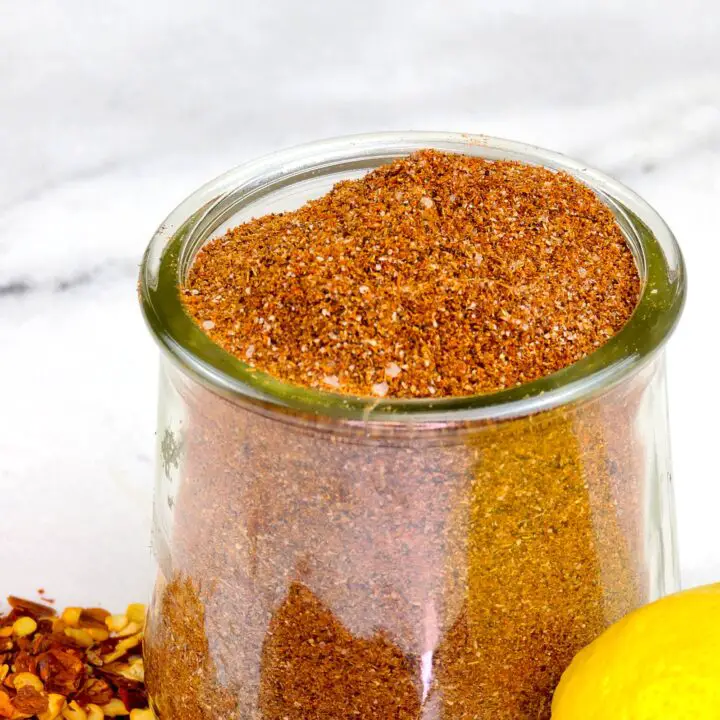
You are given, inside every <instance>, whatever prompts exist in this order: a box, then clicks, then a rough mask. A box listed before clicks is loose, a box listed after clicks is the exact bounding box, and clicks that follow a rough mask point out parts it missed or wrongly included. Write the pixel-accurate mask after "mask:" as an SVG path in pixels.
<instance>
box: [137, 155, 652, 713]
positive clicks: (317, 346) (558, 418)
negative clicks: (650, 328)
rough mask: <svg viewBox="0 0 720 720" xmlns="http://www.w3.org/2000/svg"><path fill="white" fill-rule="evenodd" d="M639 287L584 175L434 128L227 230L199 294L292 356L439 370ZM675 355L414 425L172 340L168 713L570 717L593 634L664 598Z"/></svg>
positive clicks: (513, 371) (624, 299)
mask: <svg viewBox="0 0 720 720" xmlns="http://www.w3.org/2000/svg"><path fill="white" fill-rule="evenodd" d="M638 291H639V279H638V274H637V270H636V268H635V265H634V262H633V258H632V255H631V253H630V251H629V249H628V247H627V245H626V244H625V241H624V239H623V236H622V233H621V232H620V229H619V228H618V226H617V225H616V223H615V221H614V219H613V217H612V215H611V213H610V212H609V210H608V209H607V208H606V207H605V206H604V205H603V204H602V203H601V202H600V201H599V200H598V199H597V198H596V197H595V196H594V195H593V193H592V192H591V191H590V190H589V189H587V188H585V187H584V186H583V185H581V184H580V183H579V182H577V181H576V180H574V179H572V178H570V177H569V176H567V175H564V174H562V173H557V174H556V173H552V172H550V171H548V170H545V169H542V168H535V167H529V166H525V165H520V164H516V163H508V162H496V163H490V162H486V161H484V160H480V159H477V158H470V157H465V156H459V155H447V154H443V153H439V152H435V151H424V152H420V153H416V154H414V155H412V156H410V157H408V158H405V159H403V160H399V161H397V162H395V163H392V164H390V165H387V166H383V167H381V168H379V169H377V170H375V171H373V172H372V173H370V174H368V175H367V176H365V177H364V178H361V179H360V180H356V181H351V182H345V183H341V184H340V185H338V186H336V187H335V188H334V189H333V191H332V192H331V193H329V194H328V195H327V196H325V197H323V198H319V199H318V200H315V201H312V202H311V203H309V204H307V205H306V206H303V207H302V208H300V209H299V210H297V211H294V212H291V213H286V214H283V215H275V216H268V217H264V218H260V219H258V220H253V221H252V222H250V223H247V224H246V225H243V226H240V227H239V228H236V229H234V230H232V231H230V232H229V233H228V234H227V235H226V236H225V237H223V238H221V239H218V240H216V241H214V242H211V243H210V244H209V245H208V246H206V247H205V248H204V249H203V250H202V251H201V252H200V253H199V255H198V257H197V260H196V262H195V264H194V265H193V267H192V269H191V271H190V274H189V277H188V280H187V283H186V286H185V287H184V288H183V297H184V300H185V302H186V304H187V308H188V311H189V312H190V314H191V315H192V316H193V317H194V318H195V319H196V320H197V321H198V322H199V323H200V324H201V326H202V327H203V328H204V329H205V330H206V331H207V332H208V333H209V334H210V336H211V337H212V338H213V339H214V340H215V341H216V342H218V343H219V344H221V345H222V346H223V347H225V348H226V349H228V350H229V351H230V352H233V353H235V354H236V355H238V356H239V357H241V358H244V359H246V360H248V361H249V362H251V363H253V364H254V366H255V367H256V368H257V369H258V370H262V371H265V372H268V373H271V374H272V375H275V376H276V377H279V378H280V379H282V380H286V381H289V382H292V383H295V384H302V385H307V386H313V387H318V388H323V389H327V390H332V391H335V392H340V393H354V394H359V395H373V394H374V395H383V394H386V395H388V396H397V397H427V396H431V395H433V394H435V395H436V396H452V395H465V394H468V393H476V392H485V391H490V390H495V389H498V388H501V387H507V386H511V385H514V384H516V383H524V382H527V381H529V380H532V379H535V378H538V377H542V376H544V375H546V374H548V373H551V372H554V371H556V370H558V369H560V368H562V367H564V366H566V365H568V364H570V363H572V362H575V361H576V360H578V359H580V358H581V357H583V356H584V355H586V354H587V353H588V352H591V351H592V350H593V349H595V348H596V347H597V346H598V345H600V344H602V343H603V342H605V341H606V340H607V338H608V337H610V336H611V335H612V334H613V333H614V332H617V330H619V329H620V328H621V327H622V325H623V324H624V323H625V322H626V321H627V319H628V318H629V316H630V314H631V313H632V310H633V308H634V306H635V304H636V301H637V295H638ZM260 320H262V322H260ZM656 377H658V376H657V375H656V368H655V366H654V365H650V366H648V367H647V369H646V370H645V371H644V372H642V373H640V374H638V375H637V376H635V377H634V378H631V379H630V380H629V381H627V382H625V383H622V384H621V385H619V386H617V387H614V388H611V389H609V390H607V391H605V392H604V393H602V394H600V395H598V396H597V397H592V398H588V399H587V400H586V401H583V402H580V403H577V404H574V405H571V406H567V407H561V408H558V409H556V410H553V411H550V412H545V413H541V414H539V415H535V416H530V417H525V418H519V419H515V420H509V421H503V422H497V423H486V424H474V425H468V426H467V427H465V428H460V429H459V430H458V429H455V430H448V431H447V432H439V433H436V434H433V433H429V434H428V433H423V431H422V430H418V431H417V433H416V434H415V433H414V432H413V431H408V429H407V428H404V429H398V430H397V431H396V430H394V429H393V428H384V429H383V430H382V432H378V433H374V432H372V428H362V427H354V428H352V427H337V426H335V425H333V424H332V423H329V424H328V423H326V422H325V421H323V420H322V419H321V418H317V419H306V420H304V421H302V422H288V421H287V419H286V418H283V417H282V416H281V415H278V416H277V417H275V416H273V415H266V414H263V413H261V412H258V411H257V409H256V408H253V407H252V406H246V405H244V404H243V403H240V402H235V401H231V400H228V399H225V398H223V397H221V396H219V395H216V394H214V393H213V392H211V391H210V390H208V389H206V388H205V387H203V386H201V385H198V384H196V383H195V382H194V381H192V380H191V379H189V378H187V377H184V376H183V375H182V373H180V372H178V371H177V370H176V369H174V368H170V367H166V368H165V375H164V390H163V398H164V400H163V402H164V403H165V406H164V407H165V409H162V408H161V424H160V431H161V434H162V433H166V434H167V437H169V438H170V439H171V442H170V441H168V442H167V443H166V445H167V447H168V448H170V447H172V448H173V457H172V462H167V463H165V465H164V472H165V473H166V474H167V477H168V480H169V481H170V482H172V483H175V485H176V491H177V494H176V496H175V497H176V499H175V500H174V506H173V507H174V512H173V526H172V529H171V530H168V531H167V532H166V534H164V535H163V534H162V533H161V538H160V540H159V550H160V552H159V556H160V566H161V567H160V569H161V578H160V581H159V582H158V585H157V587H156V595H155V599H154V601H153V605H152V609H151V614H150V617H149V621H148V633H147V637H146V660H147V682H148V688H149V691H150V693H151V696H152V699H153V702H154V706H155V708H156V711H157V713H158V716H159V717H160V718H161V719H162V720H180V718H182V720H218V719H219V718H222V719H223V720H247V719H252V720H339V719H340V718H342V719H343V720H344V719H345V718H363V719H365V718H373V719H374V718H378V719H381V720H386V719H387V720H547V719H548V718H549V717H550V700H551V696H552V691H553V689H554V687H555V684H556V683H557V681H558V679H559V677H560V674H561V673H562V671H563V670H564V668H565V667H566V666H567V664H568V663H569V661H570V659H571V658H572V656H573V655H574V653H576V652H577V651H578V650H579V649H580V648H582V647H583V646H584V645H586V644H587V643H588V642H590V641H591V640H593V639H594V638H595V637H596V636H597V635H598V634H599V633H600V632H601V631H602V630H603V629H604V628H605V627H607V625H608V624H610V623H612V622H614V621H615V620H617V619H619V618H620V617H622V615H624V614H625V613H626V612H628V611H629V610H631V609H633V608H635V607H637V606H638V605H639V604H641V603H642V602H644V601H645V600H646V599H647V588H648V582H647V577H646V570H647V568H646V559H645V557H644V546H643V532H644V525H643V522H644V518H643V502H644V497H643V486H644V484H645V482H646V477H645V475H646V473H647V468H646V466H645V454H646V449H645V447H644V445H643V442H642V438H641V437H640V436H639V435H638V419H639V418H640V417H641V413H642V407H643V398H644V397H645V393H646V392H647V391H648V388H651V387H652V384H653V383H654V382H655V378H656ZM177 408H182V412H181V413H178V412H177Z"/></svg>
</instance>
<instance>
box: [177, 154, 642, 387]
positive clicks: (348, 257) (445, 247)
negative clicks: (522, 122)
mask: <svg viewBox="0 0 720 720" xmlns="http://www.w3.org/2000/svg"><path fill="white" fill-rule="evenodd" d="M638 290H639V279H638V273H637V269H636V267H635V263H634V260H633V257H632V253H631V252H630V250H629V248H628V246H627V243H626V241H625V238H624V237H623V234H622V232H621V230H620V228H619V226H618V224H617V222H616V221H615V219H614V217H613V215H612V213H611V212H610V210H609V209H608V208H607V207H606V206H605V205H604V204H603V203H602V202H601V201H600V200H599V199H598V198H597V197H596V196H595V194H594V193H593V192H592V191H591V190H590V189H589V188H588V187H586V186H585V185H583V184H582V183H580V182H579V181H577V180H575V179H574V178H572V177H571V176H570V175H567V174H566V173H561V172H559V173H555V172H552V171H550V170H547V169H545V168H541V167H533V166H528V165H523V164H520V163H515V162H490V161H487V160H484V159H482V158H477V157H469V156H465V155H454V154H448V153H441V152H437V151H432V150H426V151H422V152H418V153H415V154H413V155H411V156H410V157H407V158H404V159H401V160H397V161H396V162H393V163H391V164H389V165H386V166H382V167H380V168H378V169H376V170H374V171H373V172H371V173H369V174H368V175H366V176H365V177H363V178H360V179H359V180H352V181H346V182H341V183H339V184H338V185H336V186H335V187H334V188H333V189H332V191H331V192H329V193H328V194H327V195H325V196H323V197H321V198H319V199H317V200H313V201H311V202H309V203H307V204H306V205H304V206H303V207H301V208H299V209H298V210H295V211H293V212H288V213H284V214H280V215H268V216H265V217H261V218H258V219H255V220H253V221H251V222H248V223H245V224H244V225H240V226H239V227H236V228H234V229H233V230H230V231H229V232H228V233H227V234H226V235H225V236H223V237H221V238H218V239H216V240H214V241H212V242H210V243H209V244H208V245H206V246H205V247H204V248H203V249H202V251H201V252H200V253H199V254H198V256H197V258H196V259H195V261H194V264H193V266H192V268H191V270H190V273H189V274H188V277H187V281H186V284H185V287H184V290H183V300H184V302H185V304H186V307H187V309H188V312H189V313H190V314H191V315H192V316H193V317H194V318H195V320H196V321H197V322H198V323H199V324H200V325H201V327H203V328H204V329H205V330H206V331H207V333H208V334H209V335H210V337H212V338H213V340H215V341H216V342H217V343H219V344H220V345H222V346H223V347H224V348H225V349H226V350H228V351H229V352H231V353H233V354H235V355H237V356H238V357H239V358H240V359H242V360H244V361H246V362H248V364H250V365H251V366H253V367H255V368H257V369H258V370H263V371H265V372H267V373H270V374H271V375H274V376H275V377H278V378H280V379H282V380H286V381H288V382H291V383H294V384H300V385H308V386H312V387H317V388H322V389H325V390H331V391H335V392H341V393H349V394H354V395H388V396H396V397H431V396H438V397H439V396H457V395H472V394H477V393H482V392H488V391H492V390H497V389H500V388H505V387H510V386H513V385H518V384H522V383H526V382H529V381H531V380H535V379H537V378H539V377H543V376H545V375H549V374H551V373H553V372H555V371H556V370H559V369H561V368H563V367H566V366H567V365H570V364H572V363H574V362H576V361H577V360H579V359H580V358H582V357H584V356H585V355H587V354H588V353H590V352H592V351H593V350H595V349H597V347H598V346H599V345H601V344H603V343H604V342H605V341H606V340H607V339H608V338H610V337H611V336H612V335H613V334H614V333H616V332H617V331H618V330H619V329H620V328H621V327H622V326H623V325H624V324H625V322H626V321H627V319H628V318H629V317H630V314H631V313H632V311H633V309H634V307H635V304H636V302H637V298H638Z"/></svg>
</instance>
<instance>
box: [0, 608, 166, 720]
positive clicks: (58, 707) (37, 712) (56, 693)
mask: <svg viewBox="0 0 720 720" xmlns="http://www.w3.org/2000/svg"><path fill="white" fill-rule="evenodd" d="M7 600H8V604H9V606H10V610H9V612H8V613H6V614H5V615H3V616H0V718H7V719H8V720H26V719H33V718H36V719H37V720H58V719H59V718H70V719H71V720H94V719H95V718H97V719H98V720H100V719H101V718H103V717H105V716H109V717H110V716H111V717H114V716H116V715H123V716H129V717H130V720H150V718H152V717H153V715H152V711H151V710H150V709H149V708H148V702H147V694H146V692H145V678H144V667H143V659H142V639H143V633H144V625H145V619H144V608H143V606H141V605H131V606H130V607H129V608H128V612H127V614H126V615H123V616H110V613H108V612H107V611H105V610H102V609H100V608H87V609H83V608H67V609H66V610H65V611H64V612H63V613H62V614H61V615H58V614H57V612H56V610H55V609H54V608H52V607H50V606H49V605H44V604H41V603H37V602H34V601H32V600H25V599H23V598H18V597H14V596H10V597H9V598H8V599H7ZM140 608H143V609H142V612H141V611H140ZM110 617H114V618H118V617H122V618H124V622H123V623H120V624H115V625H112V627H111V623H110V622H108V619H109V618H110Z"/></svg>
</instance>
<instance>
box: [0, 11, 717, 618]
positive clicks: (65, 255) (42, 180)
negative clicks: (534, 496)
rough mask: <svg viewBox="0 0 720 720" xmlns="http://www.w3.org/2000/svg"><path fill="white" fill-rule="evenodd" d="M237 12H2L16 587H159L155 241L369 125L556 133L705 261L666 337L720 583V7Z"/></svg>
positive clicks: (684, 503) (1, 364)
mask: <svg viewBox="0 0 720 720" xmlns="http://www.w3.org/2000/svg"><path fill="white" fill-rule="evenodd" d="M242 5H243V9H242V10H239V9H238V7H239V6H240V4H238V3H235V2H232V1H231V0H213V1H211V2H205V3H191V2H189V1H188V2H178V1H177V0H176V1H175V2H170V0H151V1H150V2H143V3H139V2H127V1H126V0H123V1H122V2H121V1H120V0H117V1H115V0H113V1H111V2H107V3H102V4H101V5H98V4H97V3H92V2H90V0H66V2H64V3H55V2H53V1H52V0H36V1H35V2H33V3H21V4H19V5H17V6H16V7H13V9H12V10H10V9H9V6H8V7H7V8H6V9H5V11H4V13H3V19H2V22H0V78H2V93H1V95H0V109H1V112H0V347H1V349H2V352H1V353H0V371H1V372H0V489H1V490H2V495H1V497H2V500H1V501H0V508H1V512H0V514H1V517H2V533H3V535H2V537H3V541H2V543H0V568H2V576H1V577H0V595H2V594H5V593H8V592H15V593H25V594H28V595H30V596H32V595H33V594H34V593H35V589H36V588H37V587H38V586H43V587H45V588H46V589H47V592H48V593H49V594H50V595H51V596H54V597H57V598H58V599H59V600H61V601H63V600H66V601H71V600H74V601H76V602H82V603H88V604H92V603H103V604H107V605H114V604H120V603H122V602H125V601H126V600H130V599H134V598H140V597H144V596H145V595H146V594H147V591H148V588H149V586H150V584H151V578H152V573H153V565H152V559H151V555H150V550H149V526H150V513H151V498H152V484H153V452H154V424H155V413H156V409H155V408H156V401H157V398H156V375H157V353H156V349H155V347H154V345H153V343H152V341H151V340H150V338H149V335H148V333H147V332H146V330H145V327H144V325H143V321H142V319H141V316H140V313H139V310H138V307H137V301H136V294H135V282H136V275H137V266H138V263H139V260H140V257H141V254H142V251H143V249H144V247H145V245H146V244H147V242H148V240H149V238H150V236H151V234H152V232H153V230H154V229H155V227H156V226H157V225H158V224H159V223H160V222H161V221H162V219H163V218H164V216H165V215H166V214H167V213H168V212H169V211H170V210H171V209H172V208H173V207H174V206H175V205H176V204H177V203H178V202H179V201H180V200H181V199H182V198H183V197H184V196H186V195H187V194H189V193H190V192H192V191H193V190H194V189H195V188H196V187H197V186H199V185H200V184H201V183H203V182H204V181H206V180H207V179H209V178H211V177H213V176H215V175H217V174H219V173H220V172H222V171H224V170H225V169H227V168H229V167H231V166H233V165H236V164H238V163H240V162H242V161H244V160H246V159H250V158H252V157H254V156H257V155H260V154H262V153H264V152H267V151H270V150H273V149H277V148H280V147H286V146H288V145H291V144H295V143H298V142H302V141H306V140H311V139H316V138H320V137H327V136H330V135H338V134H346V133H351V132H362V131H370V130H377V129H447V130H462V131H467V132H481V133H486V134H491V135H492V134H494V135H499V136H503V137H512V138H514V139H518V140H524V141H526V142H530V143H535V144H538V145H543V146H546V147H551V148H553V149H556V150H560V151H563V152H566V153H568V154H570V155H573V156H576V157H579V158H582V159H583V160H585V161H586V162H588V163H589V164H591V165H594V166H596V167H598V168H601V169H603V170H605V171H607V172H609V173H610V174H613V175H615V176H617V177H619V178H620V179H621V180H623V181H624V182H626V183H627V184H629V185H630V186H632V187H633V188H634V189H636V190H637V191H638V192H639V193H640V194H642V195H643V196H644V197H645V198H646V199H648V200H649V201H650V202H651V203H652V204H653V205H654V206H655V207H656V208H657V209H658V210H659V211H660V213H661V214H662V215H663V216H664V217H665V219H666V220H667V221H668V223H669V224H670V226H671V227H672V228H673V230H674V231H675V233H676V235H677V236H678V239H679V241H680V243H681V245H682V248H683V251H684V253H685V256H686V260H687V264H688V269H689V276H690V293H689V298H688V303H687V308H686V312H685V315H684V318H683V320H682V323H681V325H680V328H679V330H678V331H677V333H676V335H675V336H674V338H673V340H672V343H671V345H670V347H669V391H670V412H671V423H672V434H673V436H672V440H673V455H674V470H675V478H676V495H677V514H678V527H679V537H680V557H681V565H682V571H683V580H684V584H686V585H693V584H697V583H702V582H710V581H713V580H720V549H719V548H720V522H718V517H719V516H720V469H719V467H720V464H719V463H718V460H717V457H716V454H715V450H716V443H717V442H718V439H717V436H718V430H720V421H719V420H718V414H717V412H716V409H717V408H718V407H720V382H718V381H717V380H716V377H717V375H718V368H719V367H720V361H719V360H718V358H719V357H720V355H719V351H720V343H719V342H718V336H719V334H720V333H718V327H719V324H718V311H719V307H720V303H719V301H718V291H717V288H718V267H720V244H719V243H718V241H717V232H718V231H717V221H716V218H715V211H716V210H717V207H718V205H719V204H720V5H719V4H717V3H714V2H712V0H707V1H706V2H702V1H701V0H686V1H685V2H683V3H676V2H673V1H671V0H661V1H657V2H649V1H648V2H637V3H627V2H620V1H619V0H612V1H610V2H607V1H606V2H601V1H600V0H592V1H591V2H585V3H576V2H571V0H552V1H551V2H546V3H542V4H541V3H533V2H531V1H530V0H527V1H525V2H521V1H520V0H510V1H508V2H505V3H489V2H488V3H479V2H473V1H471V0H453V2H448V3H445V2H440V0H420V1H419V2H413V3H409V2H408V3H404V2H397V3H386V2H383V0H368V1H367V2H364V3H361V4H358V3H355V2H348V1H345V0H341V1H339V2H336V1H333V2H331V1H330V0H323V1H322V2H316V3H312V4H310V5H311V6H310V7H309V6H308V3H295V2H293V1H292V0H276V1H275V2H273V3H244V4H242ZM580 6H582V8H581V7H580ZM360 7H362V10H361V11H360V10H359V8H360Z"/></svg>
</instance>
